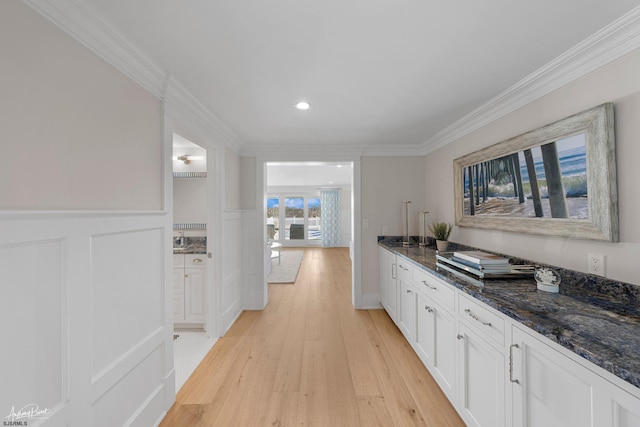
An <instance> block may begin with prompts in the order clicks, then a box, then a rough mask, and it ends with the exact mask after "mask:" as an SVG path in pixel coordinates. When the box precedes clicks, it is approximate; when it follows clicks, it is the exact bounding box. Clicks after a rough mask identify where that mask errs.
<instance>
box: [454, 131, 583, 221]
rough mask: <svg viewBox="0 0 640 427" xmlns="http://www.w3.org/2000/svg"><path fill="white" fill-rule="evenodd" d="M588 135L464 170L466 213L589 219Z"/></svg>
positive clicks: (567, 139) (473, 214) (543, 145)
mask: <svg viewBox="0 0 640 427" xmlns="http://www.w3.org/2000/svg"><path fill="white" fill-rule="evenodd" d="M586 148H587V147H586V138H585V134H584V133H579V134H576V135H572V136H570V137H566V138H563V139H559V140H557V141H553V142H548V143H545V144H541V145H538V146H534V147H531V148H528V149H525V150H522V151H519V152H516V153H512V154H508V155H505V156H502V157H499V158H495V159H491V160H486V161H482V162H480V163H475V164H472V165H469V166H466V167H464V168H463V170H462V172H463V174H464V179H463V186H464V192H463V194H464V205H463V212H464V215H471V216H485V215H491V216H516V217H542V218H571V219H588V218H589V201H588V193H587V188H588V187H587V150H586Z"/></svg>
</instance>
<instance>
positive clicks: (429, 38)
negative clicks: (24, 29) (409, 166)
mask: <svg viewBox="0 0 640 427" xmlns="http://www.w3.org/2000/svg"><path fill="white" fill-rule="evenodd" d="M88 1H90V2H93V3H94V4H95V6H96V7H98V8H99V9H100V10H101V11H102V12H103V14H104V17H106V19H107V20H108V22H109V23H110V24H111V25H112V26H113V27H115V28H116V29H117V30H118V31H119V32H120V33H121V34H122V35H123V36H124V37H125V38H126V39H127V40H128V41H129V42H130V43H131V44H133V45H134V46H136V47H137V48H139V49H140V50H142V51H143V52H144V53H145V54H146V55H147V56H148V57H150V58H151V59H152V60H154V61H155V62H157V63H158V64H159V65H160V67H162V68H163V70H164V71H166V72H167V73H170V75H171V78H172V79H175V81H178V82H180V84H181V85H182V86H184V87H185V88H186V89H187V90H188V91H189V92H191V93H192V94H193V95H194V96H195V97H196V98H197V99H198V100H199V101H200V102H201V103H202V104H203V105H204V106H205V107H207V108H208V109H209V110H210V111H211V112H212V113H213V114H214V115H215V116H216V117H217V118H218V119H220V120H221V121H222V122H223V123H224V124H226V125H227V126H228V127H229V128H230V129H231V130H232V131H233V132H234V133H236V134H237V135H238V136H239V138H240V139H241V140H242V142H243V143H244V144H245V147H260V146H272V145H278V146H280V147H286V146H288V145H292V146H293V145H295V146H296V147H301V146H302V147H309V148H314V149H317V148H318V147H322V146H323V145H341V146H347V145H351V146H354V147H356V146H358V147H376V146H381V147H382V146H394V145H401V144H404V145H419V144H422V143H424V142H425V141H427V140H428V139H429V138H431V137H433V136H434V135H436V134H437V133H438V132H439V131H441V130H442V129H444V128H445V127H446V126H447V125H450V124H451V123H453V122H455V121H456V120H458V119H460V118H461V117H462V116H464V115H465V114H467V113H469V112H471V111H472V110H474V109H475V108H477V107H478V106H480V105H481V104H483V103H485V102H486V101H488V100H489V99H491V98H493V97H495V96H496V95H497V94H499V93H500V92H502V91H504V90H505V89H507V88H509V87H510V86H512V85H513V84H515V83H516V82H518V81H520V80H522V79H523V78H525V77H526V76H527V75H529V74H530V73H532V72H534V71H535V70H537V69H539V68H540V67H542V66H543V65H545V64H547V63H548V62H549V61H551V60H553V59H554V58H556V57H557V56H559V55H560V54H562V53H563V52H565V51H567V50H568V49H569V48H571V47H573V46H575V45H576V44H577V43H579V42H580V41H582V40H584V39H585V38H587V37H589V36H591V35H593V34H594V33H596V32H597V31H598V30H600V29H601V28H603V27H605V26H606V25H607V24H609V23H610V22H612V21H614V20H615V19H616V18H618V17H620V16H622V15H623V14H625V13H627V12H628V11H630V10H632V9H633V8H634V7H636V6H637V5H638V2H637V0H607V1H602V0H565V1H557V0H537V1H528V2H522V1H513V0H483V1H477V0H457V1H433V0H431V1H424V0H422V1H418V0H401V1H397V0H396V1H391V0H367V1H364V0H361V1H353V0H351V1H344V0H324V1H321V2H318V1H310V0H295V1H292V0H270V1H252V0H245V1H238V0H218V1H202V0H200V1H194V0H183V1H176V0H136V1H131V0H88ZM300 99H305V100H308V101H309V102H310V103H311V109H310V110H308V111H298V110H296V109H294V108H293V106H294V104H295V103H296V102H297V101H298V100H300Z"/></svg>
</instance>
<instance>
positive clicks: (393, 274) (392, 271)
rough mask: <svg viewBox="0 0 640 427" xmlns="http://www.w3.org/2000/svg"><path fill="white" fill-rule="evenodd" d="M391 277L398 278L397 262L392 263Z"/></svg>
mask: <svg viewBox="0 0 640 427" xmlns="http://www.w3.org/2000/svg"><path fill="white" fill-rule="evenodd" d="M391 278H392V279H395V278H396V263H395V262H394V263H393V264H391Z"/></svg>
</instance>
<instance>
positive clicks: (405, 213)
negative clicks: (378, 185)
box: [400, 200, 411, 247]
mask: <svg viewBox="0 0 640 427" xmlns="http://www.w3.org/2000/svg"><path fill="white" fill-rule="evenodd" d="M400 203H402V246H405V247H408V246H411V236H409V203H411V200H408V201H406V202H400Z"/></svg>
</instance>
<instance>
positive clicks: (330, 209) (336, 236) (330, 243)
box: [320, 189, 340, 248]
mask: <svg viewBox="0 0 640 427" xmlns="http://www.w3.org/2000/svg"><path fill="white" fill-rule="evenodd" d="M320 211H321V212H322V213H321V218H322V221H321V223H322V246H323V247H325V248H335V247H336V246H339V245H340V190H339V189H323V190H320Z"/></svg>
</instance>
